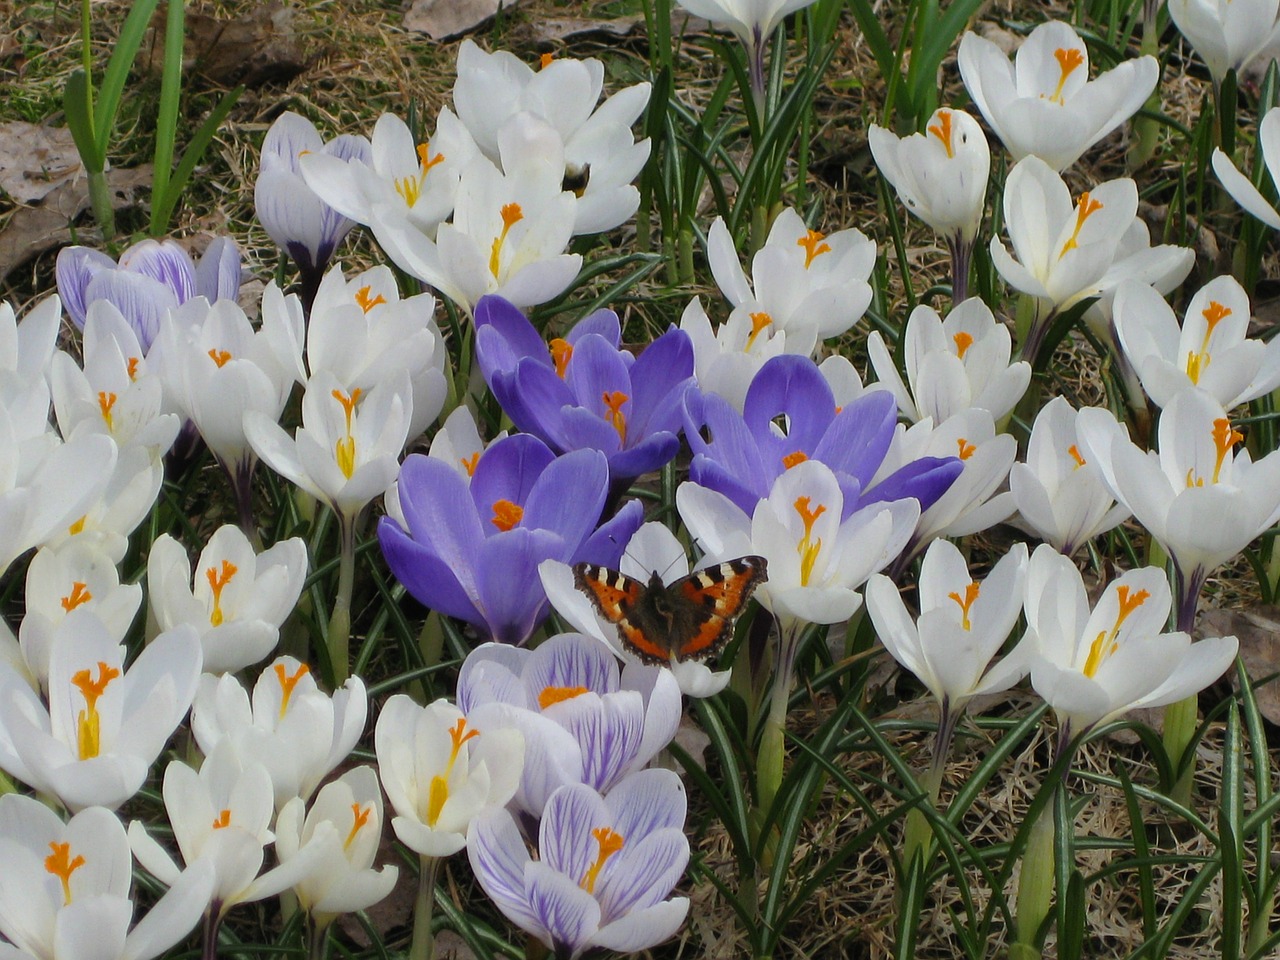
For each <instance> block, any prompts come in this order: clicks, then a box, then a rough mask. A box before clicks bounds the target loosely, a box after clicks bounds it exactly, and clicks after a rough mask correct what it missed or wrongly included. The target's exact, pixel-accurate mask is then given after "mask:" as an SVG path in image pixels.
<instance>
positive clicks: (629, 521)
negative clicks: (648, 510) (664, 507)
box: [569, 500, 644, 569]
mask: <svg viewBox="0 0 1280 960" xmlns="http://www.w3.org/2000/svg"><path fill="white" fill-rule="evenodd" d="M642 523H644V504H642V503H641V502H640V501H639V500H628V501H627V502H626V503H625V504H623V505H622V507H621V509H619V510H618V512H617V513H616V514H614V515H613V517H612V518H611V519H610V520H608V521H607V522H605V523H603V524H601V526H600V528H599V529H598V530H596V532H595V533H593V534H592V535H591V536H590V537H588V538H587V542H586V543H584V544H583V545H582V546H581V547H580V548H579V549H578V550H577V552H575V553H574V555H573V557H572V558H571V559H570V561H569V562H570V563H594V564H596V565H597V566H602V567H613V568H614V569H617V567H618V563H619V562H620V561H621V560H622V552H623V550H624V549H625V547H626V544H628V543H630V542H631V538H632V537H633V536H635V532H636V531H637V530H639V529H640V525H641V524H642Z"/></svg>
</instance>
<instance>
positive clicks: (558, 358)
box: [549, 337, 573, 380]
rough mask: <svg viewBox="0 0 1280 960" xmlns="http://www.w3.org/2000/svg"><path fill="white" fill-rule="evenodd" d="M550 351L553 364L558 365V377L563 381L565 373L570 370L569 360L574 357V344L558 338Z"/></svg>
mask: <svg viewBox="0 0 1280 960" xmlns="http://www.w3.org/2000/svg"><path fill="white" fill-rule="evenodd" d="M549 349H550V350H551V362H552V363H554V364H555V365H556V376H557V377H559V378H560V379H561V380H563V379H564V375H565V371H567V370H568V369H569V360H570V359H571V358H572V357H573V344H571V343H570V342H569V341H568V340H564V339H562V338H560V337H556V338H555V339H554V340H552V341H551V344H550V346H549Z"/></svg>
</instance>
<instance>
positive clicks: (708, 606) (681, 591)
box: [669, 556, 769, 660]
mask: <svg viewBox="0 0 1280 960" xmlns="http://www.w3.org/2000/svg"><path fill="white" fill-rule="evenodd" d="M768 569H769V565H768V562H767V561H766V560H765V559H764V557H756V556H747V557H739V558H738V559H737V560H726V561H724V562H723V563H717V564H712V565H711V566H709V567H706V568H704V569H702V570H699V571H697V572H695V573H691V574H689V576H687V577H684V578H682V579H680V580H677V581H676V582H675V583H673V584H671V586H670V588H669V589H670V591H671V592H672V593H673V594H674V595H675V596H676V597H677V598H679V600H680V601H681V604H680V609H681V610H682V612H685V613H686V615H685V616H683V617H681V620H682V623H681V627H682V629H679V630H677V631H676V634H677V636H676V638H675V639H673V640H672V652H673V653H674V654H675V656H676V658H677V659H679V660H703V659H706V658H707V657H710V656H711V655H712V654H714V653H716V652H717V651H719V650H720V648H721V647H722V646H724V644H725V643H727V642H728V640H729V637H730V636H731V635H732V633H733V624H734V621H735V620H737V618H738V615H739V614H740V613H742V611H743V609H744V608H745V607H746V605H747V601H748V600H750V599H751V594H752V593H754V592H755V589H756V587H758V586H759V585H760V584H761V583H763V582H764V581H765V580H766V579H767V578H768Z"/></svg>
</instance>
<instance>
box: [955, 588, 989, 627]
mask: <svg viewBox="0 0 1280 960" xmlns="http://www.w3.org/2000/svg"><path fill="white" fill-rule="evenodd" d="M980 589H981V585H980V584H979V583H978V582H977V581H976V580H975V581H973V582H972V583H970V584H969V585H968V586H967V587H965V588H964V596H963V597H961V596H960V594H959V592H958V591H953V592H952V593H949V594H947V597H948V599H951V600H954V601H955V602H956V605H957V606H958V607H959V608H960V626H962V627H964V629H966V630H970V629H972V628H973V625H972V624H971V623H970V622H969V608H970V607H972V606H973V602H974V601H975V600H977V599H978V591H979V590H980Z"/></svg>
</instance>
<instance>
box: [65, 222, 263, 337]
mask: <svg viewBox="0 0 1280 960" xmlns="http://www.w3.org/2000/svg"><path fill="white" fill-rule="evenodd" d="M57 279H58V293H59V294H60V295H61V297H62V302H63V305H64V306H65V307H66V308H67V313H68V314H69V315H70V316H71V320H72V322H73V323H74V324H75V325H76V326H77V327H79V328H80V329H84V322H85V319H86V317H87V316H88V310H89V304H91V303H93V301H95V300H108V301H110V302H111V303H112V304H113V305H114V306H115V307H116V309H118V310H119V311H120V312H121V313H122V314H123V315H124V318H125V319H126V320H127V321H128V322H129V326H131V327H133V329H134V332H135V333H136V334H137V335H138V342H139V343H141V344H142V348H143V350H148V349H150V347H151V342H152V341H153V340H154V339H155V337H156V333H157V332H158V331H159V329H160V320H161V319H162V318H163V317H164V315H165V312H166V311H168V310H172V309H173V308H175V307H177V306H179V305H180V304H184V303H186V302H187V301H188V300H190V299H192V298H193V297H204V298H205V299H206V300H208V301H209V302H210V303H213V302H215V301H217V300H230V301H232V302H234V301H235V299H236V294H237V293H239V291H240V250H239V248H238V247H237V246H236V244H235V241H234V240H232V239H231V238H230V237H218V238H217V239H215V240H214V241H213V242H212V243H210V244H209V246H208V247H207V248H206V250H205V252H204V256H203V257H201V258H200V261H199V263H196V262H193V261H192V259H191V255H190V254H189V253H187V251H186V250H185V249H184V248H183V247H181V246H180V245H179V244H177V243H176V242H174V241H173V240H165V241H157V240H150V239H148V240H141V241H139V242H138V243H135V244H134V245H133V246H131V247H129V248H128V249H127V250H125V252H124V253H122V254H120V262H119V263H118V264H117V263H116V261H114V260H112V259H111V258H110V257H108V256H107V255H106V254H104V253H99V252H98V251H97V250H93V249H91V248H89V247H64V248H63V249H62V250H61V251H59V253H58V263H57Z"/></svg>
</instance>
